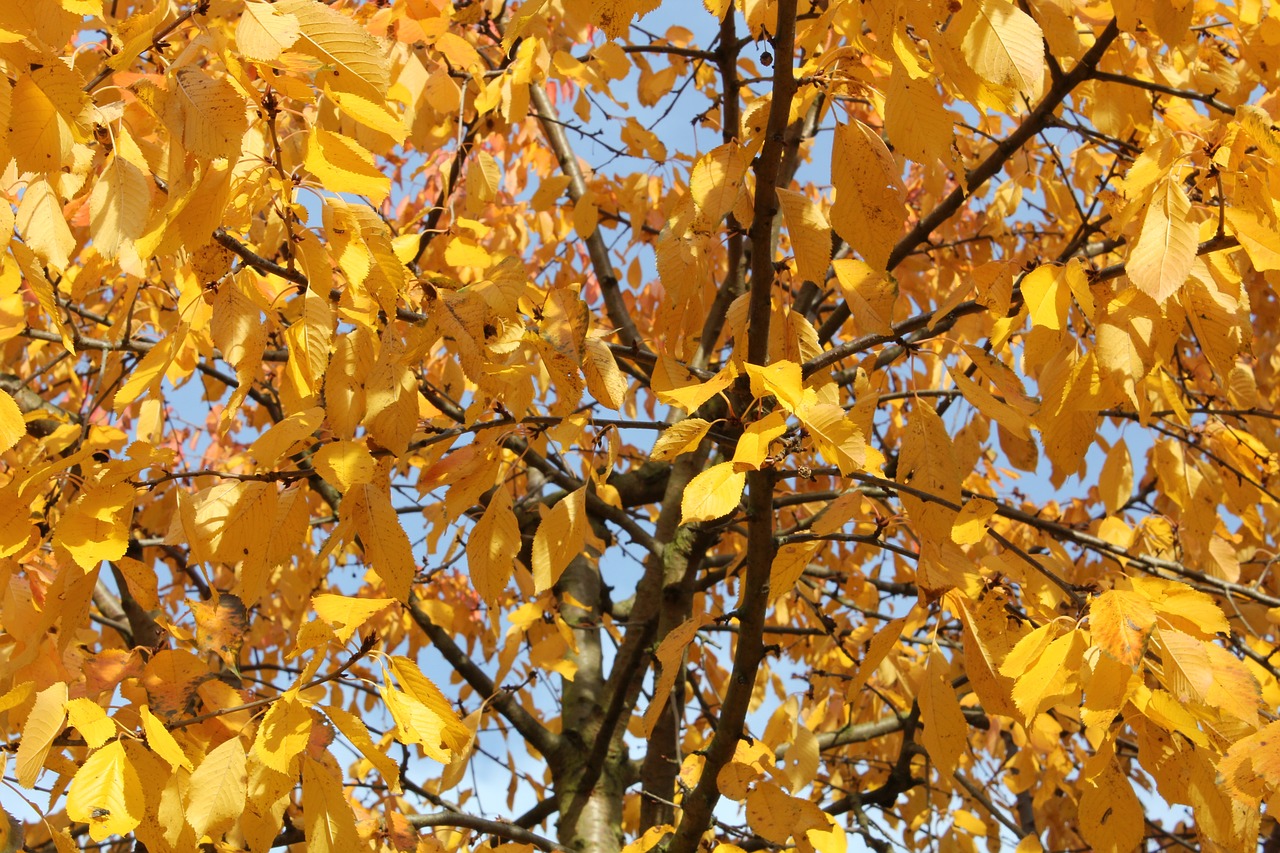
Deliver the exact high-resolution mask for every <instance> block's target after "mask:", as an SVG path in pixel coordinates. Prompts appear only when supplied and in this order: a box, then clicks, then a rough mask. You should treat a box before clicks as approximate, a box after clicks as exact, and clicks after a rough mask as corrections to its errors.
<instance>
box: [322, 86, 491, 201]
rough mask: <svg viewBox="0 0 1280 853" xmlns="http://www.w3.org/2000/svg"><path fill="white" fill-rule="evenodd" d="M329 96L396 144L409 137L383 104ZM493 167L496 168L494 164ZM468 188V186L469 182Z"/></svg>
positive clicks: (350, 96) (348, 94)
mask: <svg viewBox="0 0 1280 853" xmlns="http://www.w3.org/2000/svg"><path fill="white" fill-rule="evenodd" d="M329 97H330V98H332V99H333V102H334V103H336V104H337V105H338V109H339V110H341V111H342V112H343V114H345V115H348V116H350V117H351V118H353V119H355V120H356V121H358V122H360V124H363V125H364V126H365V127H371V128H373V129H374V130H376V131H378V132H379V133H385V134H386V135H387V136H390V137H391V138H392V139H394V140H395V141H396V144H400V143H402V142H404V141H405V140H406V139H407V138H408V137H409V128H407V127H405V125H404V122H403V121H402V120H401V119H400V117H399V116H398V115H396V114H395V113H393V112H392V111H391V110H390V109H388V108H387V107H386V105H385V104H383V103H375V102H374V101H371V100H369V99H368V98H365V97H363V96H361V95H357V94H354V93H352V92H330V93H329ZM480 154H481V155H483V156H485V157H488V158H489V161H490V162H492V161H493V156H492V155H491V154H489V153H488V152H485V151H481V152H480ZM494 169H495V170H496V169H497V166H496V164H495V166H494ZM468 188H470V183H469V182H468ZM493 189H494V190H496V189H497V181H496V180H495V181H494V182H493Z"/></svg>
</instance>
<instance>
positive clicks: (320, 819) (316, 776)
mask: <svg viewBox="0 0 1280 853" xmlns="http://www.w3.org/2000/svg"><path fill="white" fill-rule="evenodd" d="M302 819H303V821H304V827H305V831H306V836H307V853H347V851H350V850H358V849H359V848H360V836H359V835H358V833H357V832H356V817H355V814H353V813H352V811H351V804H350V803H349V802H347V797H346V794H345V793H344V792H343V790H342V779H341V778H340V777H339V776H336V775H334V773H333V771H331V770H330V769H329V767H327V766H325V765H324V764H322V763H321V762H319V761H317V760H315V759H314V758H312V757H311V756H310V755H307V756H305V757H304V759H303V762H302Z"/></svg>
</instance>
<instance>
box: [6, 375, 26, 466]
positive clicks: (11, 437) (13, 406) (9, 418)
mask: <svg viewBox="0 0 1280 853" xmlns="http://www.w3.org/2000/svg"><path fill="white" fill-rule="evenodd" d="M26 434H27V422H26V420H25V419H24V418H23V417H22V410H21V409H19V408H18V404H17V402H16V401H15V400H14V399H13V397H11V396H9V392H8V391H5V390H3V389H0V453H3V452H5V451H6V450H8V449H9V448H10V447H13V446H14V445H15V444H17V443H18V439H20V438H22V437H23V436H24V435H26Z"/></svg>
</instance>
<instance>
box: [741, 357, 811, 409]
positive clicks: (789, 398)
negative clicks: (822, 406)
mask: <svg viewBox="0 0 1280 853" xmlns="http://www.w3.org/2000/svg"><path fill="white" fill-rule="evenodd" d="M747 376H748V377H749V378H750V380H751V396H753V397H755V398H756V399H757V400H762V399H764V398H765V397H770V396H772V397H776V398H777V400H778V402H779V403H781V404H782V405H783V406H785V407H786V409H787V411H789V412H794V411H795V410H796V409H797V408H799V407H800V406H801V405H802V404H803V403H804V378H803V375H802V373H801V369H800V365H798V364H796V363H795V362H794V361H775V362H774V363H773V364H770V365H768V366H766V367H761V366H760V365H758V364H748V365H747Z"/></svg>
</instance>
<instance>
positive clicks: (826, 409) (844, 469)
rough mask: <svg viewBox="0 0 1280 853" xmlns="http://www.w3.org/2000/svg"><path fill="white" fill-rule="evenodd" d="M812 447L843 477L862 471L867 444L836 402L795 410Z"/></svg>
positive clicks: (809, 404) (809, 405)
mask: <svg viewBox="0 0 1280 853" xmlns="http://www.w3.org/2000/svg"><path fill="white" fill-rule="evenodd" d="M796 417H798V418H799V419H800V421H801V423H803V424H804V425H805V427H806V428H808V430H809V435H810V436H811V437H812V438H813V442H814V444H816V445H817V447H818V450H819V451H820V452H821V453H822V456H823V458H825V459H826V460H827V461H828V462H833V463H835V466H836V467H837V468H839V469H840V473H842V474H851V473H853V472H854V471H861V470H862V467H863V465H865V464H866V461H867V442H866V439H864V438H863V436H862V432H861V431H860V430H859V429H858V428H857V427H855V426H854V425H853V423H852V422H851V421H850V420H849V418H848V417H847V416H846V414H845V411H844V409H843V408H841V407H840V406H837V405H836V404H835V403H806V404H805V405H803V406H801V407H800V408H798V409H797V410H796Z"/></svg>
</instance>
